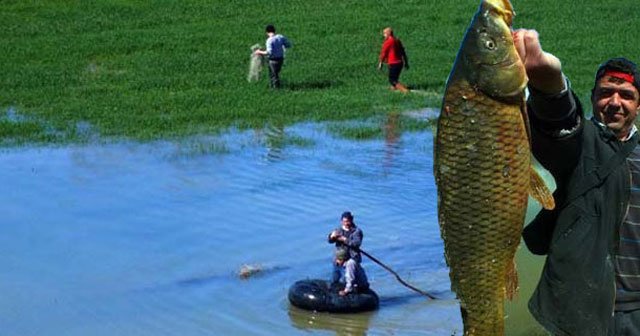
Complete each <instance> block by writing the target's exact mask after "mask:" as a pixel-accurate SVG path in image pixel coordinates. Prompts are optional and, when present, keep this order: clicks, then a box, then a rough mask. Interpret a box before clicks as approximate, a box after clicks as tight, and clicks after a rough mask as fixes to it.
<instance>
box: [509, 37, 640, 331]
mask: <svg viewBox="0 0 640 336" xmlns="http://www.w3.org/2000/svg"><path fill="white" fill-rule="evenodd" d="M513 37H514V43H515V46H516V49H517V50H518V53H519V55H520V57H521V59H522V61H523V63H524V65H525V69H526V71H527V76H528V78H529V83H528V87H529V91H530V96H529V99H528V107H529V108H528V112H529V113H528V114H529V118H530V120H531V129H532V151H533V153H534V155H535V156H536V158H537V159H538V160H539V161H540V162H541V163H542V165H543V166H544V167H545V168H547V169H548V170H549V171H550V172H551V173H552V175H553V176H554V178H555V180H556V183H557V185H558V188H557V190H556V192H555V193H554V197H555V200H556V204H557V205H558V206H557V208H556V209H555V210H552V211H547V210H543V211H541V213H540V214H539V215H538V216H537V217H536V219H535V220H534V221H532V223H531V224H530V225H529V226H528V227H527V228H526V229H525V231H524V233H523V236H524V239H525V242H526V243H527V246H528V247H529V249H530V250H531V251H532V252H533V253H536V254H546V255H547V259H546V262H545V266H544V269H543V272H542V276H541V278H540V281H539V283H538V286H537V288H536V291H535V292H534V294H533V296H532V298H531V300H530V302H529V308H530V310H531V312H532V314H533V315H534V316H535V317H536V318H537V319H538V321H539V322H540V323H541V324H542V325H543V326H544V327H545V328H547V329H548V330H549V331H551V332H552V333H554V334H555V335H640V191H639V190H640V147H638V146H636V144H637V143H638V132H637V129H636V126H635V125H634V122H635V120H636V117H637V115H638V112H640V93H639V91H640V75H639V73H638V70H637V67H636V65H635V64H634V63H632V62H631V61H629V60H627V59H624V58H614V59H610V60H608V61H606V62H605V63H603V64H602V65H601V66H600V67H599V69H598V71H597V73H596V76H595V83H594V86H593V89H592V92H591V104H592V108H593V118H592V119H591V120H588V119H585V116H584V111H583V109H582V107H581V105H580V102H579V101H578V98H577V97H576V95H575V93H574V92H573V91H572V90H571V87H570V84H569V81H568V80H567V79H566V77H565V76H564V75H563V73H562V68H561V63H560V61H559V60H558V58H557V57H555V56H553V55H552V54H549V53H547V52H545V51H543V49H542V48H541V45H540V41H539V38H538V33H537V32H536V31H534V30H524V29H521V30H517V31H515V32H514V34H513Z"/></svg>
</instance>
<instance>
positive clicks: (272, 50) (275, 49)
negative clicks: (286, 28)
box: [266, 34, 291, 58]
mask: <svg viewBox="0 0 640 336" xmlns="http://www.w3.org/2000/svg"><path fill="white" fill-rule="evenodd" d="M266 44H267V53H268V54H269V58H284V51H285V48H291V42H289V40H288V39H287V38H286V37H284V36H282V35H280V34H275V35H272V36H270V37H269V38H268V39H267V43H266Z"/></svg>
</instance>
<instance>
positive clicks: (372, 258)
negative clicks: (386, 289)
mask: <svg viewBox="0 0 640 336" xmlns="http://www.w3.org/2000/svg"><path fill="white" fill-rule="evenodd" d="M351 248H353V249H355V250H357V251H360V253H362V254H364V255H365V256H367V258H369V259H371V260H372V261H373V262H375V263H376V264H378V265H380V266H382V268H384V269H386V270H387V271H389V272H391V274H393V275H394V276H395V277H396V279H398V281H399V282H400V283H401V284H403V285H404V286H405V287H407V288H409V289H412V290H413V291H415V292H418V293H420V294H422V295H424V296H426V297H428V298H430V299H431V300H436V299H437V298H436V297H435V296H433V295H431V294H429V293H427V292H425V291H423V290H421V289H420V288H417V287H415V286H412V285H411V284H409V283H407V282H406V281H404V280H402V278H401V277H400V275H398V273H396V272H395V271H394V270H392V269H391V268H390V267H389V266H387V265H385V264H384V263H382V262H381V261H380V260H378V259H376V258H375V257H374V256H372V255H371V254H369V253H367V252H365V251H364V250H362V249H361V248H359V247H351Z"/></svg>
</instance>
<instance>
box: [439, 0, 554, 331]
mask: <svg viewBox="0 0 640 336" xmlns="http://www.w3.org/2000/svg"><path fill="white" fill-rule="evenodd" d="M514 15H515V13H514V12H513V8H512V6H511V3H510V2H509V1H508V0H482V1H481V3H480V7H479V9H478V11H477V12H476V15H475V16H474V17H473V19H472V21H471V24H470V26H469V28H468V29H467V32H466V34H465V37H464V39H463V41H462V44H461V47H460V50H458V55H457V57H456V61H455V63H454V65H453V69H452V70H451V74H450V75H449V79H448V80H447V87H446V90H445V94H444V98H443V104H442V110H441V112H440V116H439V118H438V130H437V135H436V140H435V148H434V156H435V160H434V176H435V178H436V185H437V187H438V221H439V223H440V232H441V235H442V239H443V241H444V248H445V259H446V261H447V265H448V266H449V277H450V279H451V289H452V290H453V291H454V292H455V293H456V295H457V297H458V299H459V300H460V311H461V314H462V321H463V324H464V335H478V336H495V335H503V334H504V300H505V298H512V297H513V295H515V293H516V290H517V286H518V279H517V273H516V269H515V262H514V258H515V253H516V250H517V248H518V245H519V243H520V234H521V232H522V227H523V224H524V217H525V212H526V209H527V201H528V196H529V195H530V194H531V196H533V197H534V198H535V199H536V200H538V201H539V202H540V203H541V204H542V205H543V207H544V208H546V209H552V208H553V207H554V206H555V205H554V201H553V196H552V195H551V192H550V191H549V190H548V189H547V188H546V186H545V185H544V182H543V181H542V179H541V178H540V176H539V175H538V174H537V173H536V172H535V170H533V169H532V167H531V153H530V147H529V146H530V142H529V136H528V133H529V132H528V124H527V116H526V109H525V104H524V88H525V86H526V84H527V76H526V73H525V69H524V65H523V64H522V62H521V60H520V58H519V56H518V54H517V51H516V49H515V46H514V43H513V38H512V35H511V23H512V19H513V17H514Z"/></svg>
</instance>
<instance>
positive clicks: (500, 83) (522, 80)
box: [479, 57, 528, 97]
mask: <svg viewBox="0 0 640 336" xmlns="http://www.w3.org/2000/svg"><path fill="white" fill-rule="evenodd" d="M479 65H480V66H481V67H482V68H485V69H486V70H485V71H483V72H485V73H492V72H493V73H495V76H494V77H492V78H485V79H486V80H482V79H480V81H481V82H483V83H484V85H481V86H480V87H483V86H484V87H485V88H486V89H487V91H486V93H488V94H490V95H491V96H494V97H498V96H499V97H516V96H520V95H521V94H522V93H523V90H524V88H525V87H526V86H527V81H528V80H527V75H526V72H525V70H524V65H523V64H522V62H521V61H520V60H519V59H517V60H513V59H512V58H510V57H505V58H504V59H503V60H501V61H499V62H495V63H483V64H479ZM485 85H486V86H485ZM483 91H484V90H483Z"/></svg>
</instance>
